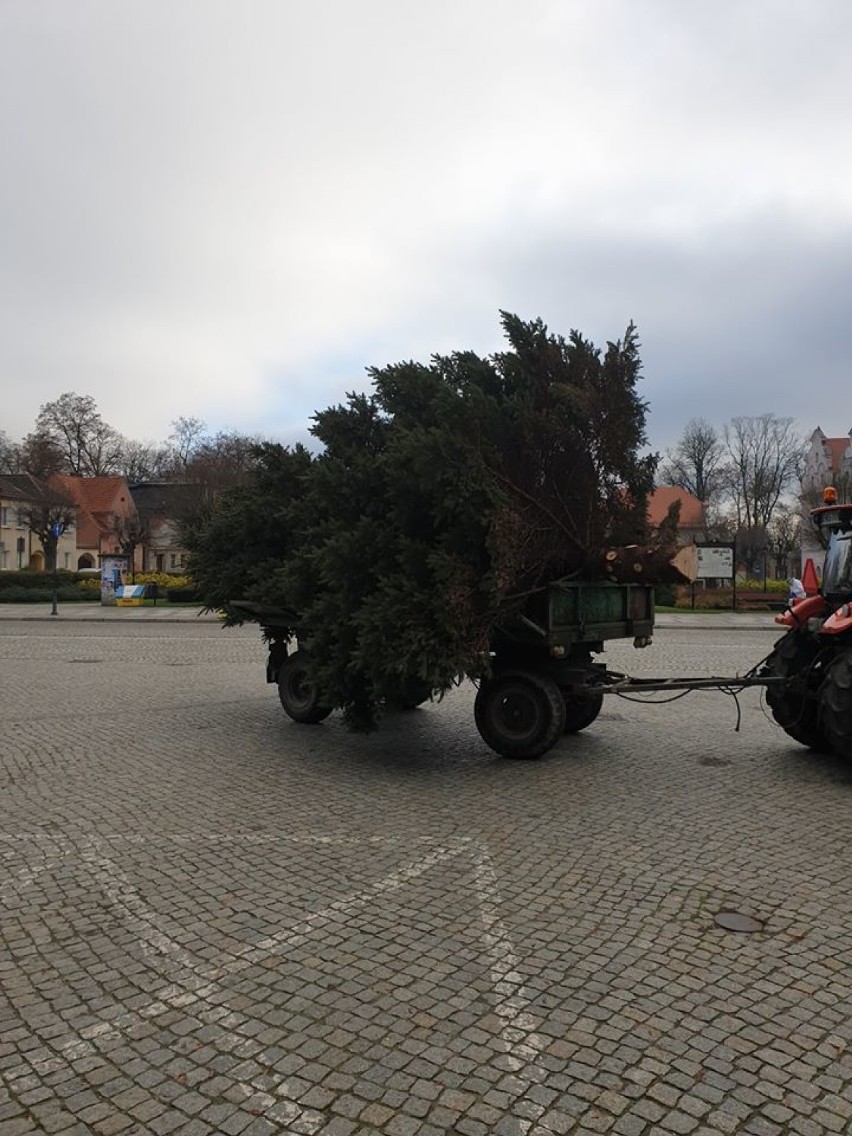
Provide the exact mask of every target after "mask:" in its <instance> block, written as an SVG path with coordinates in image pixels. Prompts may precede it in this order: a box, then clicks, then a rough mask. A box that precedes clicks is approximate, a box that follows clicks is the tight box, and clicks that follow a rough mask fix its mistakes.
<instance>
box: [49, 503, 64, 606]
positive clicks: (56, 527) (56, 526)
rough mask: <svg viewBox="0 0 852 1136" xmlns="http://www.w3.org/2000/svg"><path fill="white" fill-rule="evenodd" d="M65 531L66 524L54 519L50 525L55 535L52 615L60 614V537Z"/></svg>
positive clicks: (52, 534) (52, 533) (51, 533)
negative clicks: (57, 603)
mask: <svg viewBox="0 0 852 1136" xmlns="http://www.w3.org/2000/svg"><path fill="white" fill-rule="evenodd" d="M64 532H65V525H63V523H62V521H54V522H53V524H52V525H51V526H50V535H51V536H52V537H53V592H52V593H51V599H52V601H53V606H52V607H51V609H50V614H51V615H59V612H58V611H57V610H56V601H57V599H58V598H59V596H58V593H59V538H60V537H61V536H62V534H63V533H64Z"/></svg>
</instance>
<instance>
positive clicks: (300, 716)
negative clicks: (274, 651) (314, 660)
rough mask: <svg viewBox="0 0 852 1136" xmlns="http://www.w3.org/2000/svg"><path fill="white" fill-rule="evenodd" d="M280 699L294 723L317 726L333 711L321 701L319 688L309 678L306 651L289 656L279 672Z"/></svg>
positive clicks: (295, 652)
mask: <svg viewBox="0 0 852 1136" xmlns="http://www.w3.org/2000/svg"><path fill="white" fill-rule="evenodd" d="M278 697H279V698H280V699H281V705H282V706H283V707H284V711H285V713H286V714H288V715H289V716H290V717H291V718H292V719H293V721H294V722H301V723H303V724H305V725H315V724H316V723H317V722H322V720H323V719H324V718H327V717H328V716H329V714H330V713H331V711H332V707H331V706H325V705H323V703H322V702H321V701H320V698H319V694H318V693H317V688H316V686H315V684H314V683H312V682H311V681H310V679H309V678H308V672H307V664H306V659H305V652H304V651H294V652H293V654H292V655H288V656H287V658H286V659H285V660H284V662H283V663H282V664H281V667H280V669H279V671H278Z"/></svg>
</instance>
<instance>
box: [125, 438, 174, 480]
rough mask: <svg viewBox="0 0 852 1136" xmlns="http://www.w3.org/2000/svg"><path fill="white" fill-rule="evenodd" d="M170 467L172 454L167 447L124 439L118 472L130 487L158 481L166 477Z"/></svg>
mask: <svg viewBox="0 0 852 1136" xmlns="http://www.w3.org/2000/svg"><path fill="white" fill-rule="evenodd" d="M172 466H173V454H172V452H171V451H170V450H169V449H168V447H166V446H157V445H154V444H152V443H150V442H136V441H133V440H132V439H130V438H125V439H124V443H123V445H122V456H121V469H120V471H119V472H120V473H122V474H123V475H124V476H125V477H126V478H127V480H128V482H129V483H130V484H131V485H133V484H135V483H136V482H140V481H158V480H160V479H161V478H164V477H166V476H167V475H168V473H169V472H170V470H171V469H172Z"/></svg>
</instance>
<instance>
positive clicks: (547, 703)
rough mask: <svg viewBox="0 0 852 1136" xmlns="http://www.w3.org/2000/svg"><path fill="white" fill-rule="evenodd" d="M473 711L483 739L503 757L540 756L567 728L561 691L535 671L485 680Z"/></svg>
mask: <svg viewBox="0 0 852 1136" xmlns="http://www.w3.org/2000/svg"><path fill="white" fill-rule="evenodd" d="M474 714H475V717H476V728H477V729H478V730H479V733H480V736H481V738H482V740H483V741H484V742H485V743H486V745H489V746H490V747H491V748H492V749H493V750H494V751H495V752H496V753H499V754H500V755H501V756H502V757H517V758H535V757H541V756H542V754H544V753H547V751H548V750H549V749H551V748H552V747H553V746H554V745H555V744H556V742H557V741H558V739H559V738H560V736H561V735H562V733H563V731H564V729H565V701H564V699H563V697H562V691H561V690H560V689H559V687H558V686H557V685H556V683H555V682H554V681H553V679H551V678H548V677H547V676H546V675H539V674H535V673H534V672H532V671H520V670H517V671H502V672H498V673H497V674H496V675H494V677H493V678H490V679H483V680H482V682H481V683H480V686H479V691H478V692H477V695H476V702H475V704H474Z"/></svg>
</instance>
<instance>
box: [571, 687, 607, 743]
mask: <svg viewBox="0 0 852 1136" xmlns="http://www.w3.org/2000/svg"><path fill="white" fill-rule="evenodd" d="M562 697H563V699H564V701H565V733H566V734H579V732H580V730H585V728H586V726H591V724H592V722H594V720H595V718H597V716H598V714H600V712H601V706H603V700H604V696H603V695H602V694H587V695H585V696H581V695H577V694H572V693H571V691H570V690H566V689H563V691H562Z"/></svg>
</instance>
